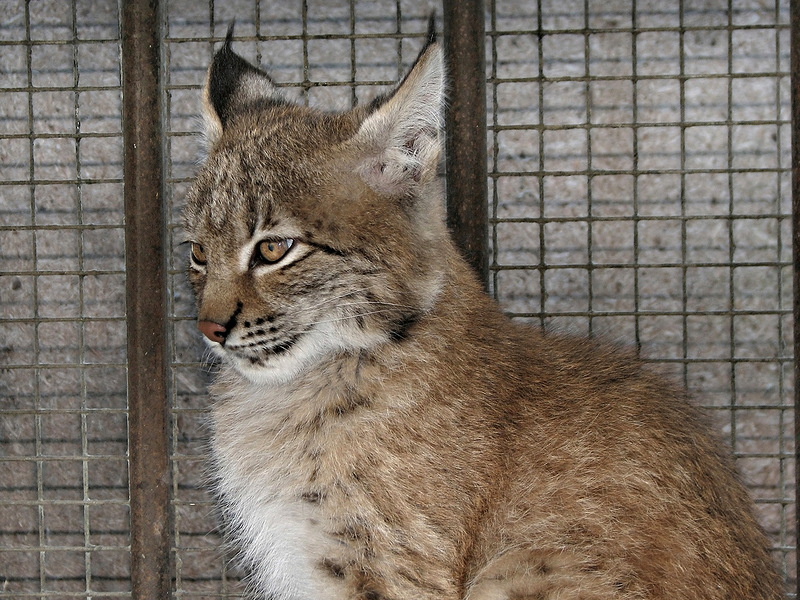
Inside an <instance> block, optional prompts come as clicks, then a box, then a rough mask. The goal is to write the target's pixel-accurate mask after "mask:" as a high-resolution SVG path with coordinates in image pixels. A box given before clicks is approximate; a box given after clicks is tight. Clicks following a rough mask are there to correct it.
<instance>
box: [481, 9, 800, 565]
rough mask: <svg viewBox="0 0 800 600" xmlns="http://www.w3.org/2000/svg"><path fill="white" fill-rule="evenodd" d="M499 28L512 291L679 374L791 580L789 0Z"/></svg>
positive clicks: (500, 189)
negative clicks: (727, 448)
mask: <svg viewBox="0 0 800 600" xmlns="http://www.w3.org/2000/svg"><path fill="white" fill-rule="evenodd" d="M490 19H491V26H490V32H489V37H490V38H491V42H487V47H489V48H490V52H491V61H490V63H489V64H490V66H489V69H490V73H489V78H490V79H489V81H490V86H489V93H490V95H491V98H490V100H489V107H490V109H491V115H490V119H491V135H490V138H491V139H490V156H491V165H490V169H491V172H490V178H491V183H492V188H491V195H492V203H491V209H490V210H491V223H492V242H493V255H492V264H491V272H492V282H491V283H492V286H493V289H494V291H495V294H496V296H497V298H498V299H499V300H500V302H501V303H502V304H503V306H504V307H505V308H506V309H507V310H508V311H509V312H511V313H512V314H514V315H516V316H517V317H519V318H524V319H529V320H535V321H538V322H541V323H542V324H543V325H544V326H545V327H551V326H558V327H566V328H568V329H571V330H574V331H577V332H579V333H581V334H601V335H607V336H611V337H612V338H615V339H619V340H622V341H626V342H630V341H632V340H635V342H636V343H637V344H638V345H639V346H640V347H641V350H642V353H643V355H644V356H645V357H646V358H648V359H649V360H652V361H653V362H654V363H655V365H656V367H657V368H660V369H663V370H664V371H667V372H669V373H671V374H672V375H674V376H677V377H682V378H683V380H684V383H685V384H686V385H687V386H688V387H689V389H690V390H691V391H692V392H693V393H694V394H695V396H696V398H697V399H698V401H699V402H700V403H702V404H703V405H705V406H706V407H707V408H709V409H710V410H711V412H712V416H713V417H714V421H715V423H716V424H717V426H718V427H719V430H720V431H721V432H722V433H723V435H724V436H726V438H727V439H728V441H729V443H730V445H731V446H732V448H733V451H734V453H735V455H736V457H737V465H738V467H739V469H740V471H741V472H742V473H743V475H744V478H745V480H746V482H747V484H748V485H749V486H750V488H751V492H752V494H753V495H754V496H755V498H756V500H757V502H758V512H759V514H760V517H761V521H762V523H763V524H764V525H765V527H766V528H767V530H768V531H769V533H770V535H771V537H772V540H773V543H774V547H775V555H776V559H777V560H778V562H779V563H780V564H781V565H782V567H783V569H784V572H785V573H786V577H787V579H788V580H790V581H792V580H794V579H795V578H796V572H795V504H794V502H795V492H794V459H793V453H794V445H793V435H792V431H793V411H792V407H793V396H792V385H793V384H792V381H791V373H792V340H791V331H792V326H791V324H792V321H791V318H792V317H791V307H792V298H791V290H792V285H791V237H790V223H791V202H790V190H791V187H790V179H789V168H790V150H791V149H790V122H789V119H790V113H789V104H790V98H789V87H790V86H789V77H788V75H789V64H788V63H789V30H788V26H789V5H788V2H781V1H780V0H776V1H775V2H771V3H770V2H766V3H758V4H747V5H746V6H745V5H742V4H740V3H734V2H726V1H721V0H720V1H711V0H709V1H706V2H701V3H697V2H695V3H684V2H675V3H664V2H660V1H656V0H652V1H651V0H640V1H638V2H631V1H630V0H614V1H608V0H603V1H594V0H591V1H590V0H586V1H584V0H566V1H565V0H558V1H555V0H552V1H551V0H539V1H538V2H536V3H533V2H516V1H514V0H495V2H493V4H492V14H491V17H490ZM489 44H491V45H490V46H489Z"/></svg>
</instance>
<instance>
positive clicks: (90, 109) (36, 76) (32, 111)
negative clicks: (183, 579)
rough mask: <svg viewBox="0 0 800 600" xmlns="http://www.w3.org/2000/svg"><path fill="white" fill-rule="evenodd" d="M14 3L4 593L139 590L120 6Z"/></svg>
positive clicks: (7, 174)
mask: <svg viewBox="0 0 800 600" xmlns="http://www.w3.org/2000/svg"><path fill="white" fill-rule="evenodd" d="M0 13H2V14H3V20H2V21H3V22H2V26H0V46H2V54H3V65H2V67H0V92H1V93H2V102H0V172H2V178H1V179H2V181H1V182H0V340H2V341H0V348H1V349H2V351H0V412H2V418H0V597H3V598H27V597H32V598H33V597H35V598H49V597H58V598H70V597H86V596H89V595H90V594H91V595H92V597H94V598H110V597H127V596H129V595H130V594H129V588H130V583H129V567H128V565H129V543H130V542H129V533H128V521H129V506H128V483H127V441H126V439H127V438H126V436H127V422H126V391H125V320H124V316H125V302H124V299H125V291H124V290H125V285H124V282H125V275H124V270H123V266H124V249H123V231H122V221H123V217H122V206H121V199H122V193H121V191H122V190H121V185H122V184H121V177H122V172H121V171H122V151H121V148H122V145H121V133H120V132H121V126H120V89H119V86H120V75H119V27H118V17H117V10H116V3H107V5H106V6H96V5H95V3H93V2H91V1H89V0H73V1H72V2H69V3H65V2H55V1H52V2H35V3H30V4H27V3H24V2H14V1H9V0H3V1H2V2H0Z"/></svg>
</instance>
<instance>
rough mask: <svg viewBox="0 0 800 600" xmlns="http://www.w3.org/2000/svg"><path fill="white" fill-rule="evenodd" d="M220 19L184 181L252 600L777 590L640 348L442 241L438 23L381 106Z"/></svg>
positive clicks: (221, 463)
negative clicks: (287, 65) (261, 62)
mask: <svg viewBox="0 0 800 600" xmlns="http://www.w3.org/2000/svg"><path fill="white" fill-rule="evenodd" d="M231 37H232V36H231V35H230V34H229V37H228V39H227V41H226V42H225V44H224V45H223V47H222V48H221V49H220V50H219V52H218V53H217V54H216V56H215V58H214V61H213V63H212V65H211V67H210V69H209V75H208V80H207V82H206V87H205V93H204V100H205V123H206V139H207V144H208V148H207V150H208V158H207V161H206V163H205V165H204V167H203V169H202V171H201V173H200V174H199V175H198V177H197V180H196V182H195V183H194V185H193V186H192V189H191V190H190V192H189V194H188V198H187V208H186V212H185V225H186V231H187V237H188V239H187V241H188V245H189V248H190V252H189V254H190V265H189V276H190V279H191V282H192V284H193V287H194V289H195V292H196V295H197V304H198V319H199V327H200V330H201V331H202V333H203V335H204V336H205V338H206V342H207V344H208V346H209V347H210V348H211V349H212V350H213V352H214V353H215V354H216V356H217V357H218V358H219V364H218V370H219V373H218V374H217V379H216V382H215V384H214V385H213V387H212V396H213V398H214V406H213V411H212V415H213V427H214V431H213V439H212V444H211V447H212V454H213V456H212V462H213V466H214V485H215V489H214V491H215V493H216V494H217V497H218V500H219V510H220V517H221V519H222V522H223V524H224V526H225V528H226V530H227V531H228V534H229V537H230V539H231V541H232V543H233V544H234V545H235V546H236V547H237V548H238V549H239V558H240V563H241V565H242V567H243V568H244V569H245V570H246V572H247V573H248V576H249V580H250V582H251V583H252V588H253V590H254V594H255V595H256V596H257V597H258V598H263V599H267V598H269V599H271V600H290V599H291V600H300V599H308V600H311V599H318V598H332V599H351V600H356V599H360V600H364V599H369V600H411V599H414V600H420V599H431V600H433V599H436V600H519V599H522V598H537V599H542V600H556V599H562V600H563V599H565V598H570V599H578V598H592V599H595V600H611V599H615V600H634V599H635V600H643V599H651V600H674V599H676V598H691V599H693V600H712V599H713V600H722V599H725V600H767V599H770V600H777V599H778V598H780V597H781V594H782V592H781V582H780V578H779V577H778V575H777V573H776V571H775V569H774V567H773V565H772V564H771V559H770V556H769V553H768V551H767V545H768V544H767V540H766V538H765V537H764V535H763V533H762V532H761V531H760V529H759V527H758V525H757V523H756V521H755V519H754V517H753V511H752V504H751V501H750V499H749V498H748V495H747V492H746V490H745V488H744V487H743V486H742V485H741V483H740V482H739V481H738V479H737V477H736V474H735V472H734V469H733V466H732V462H731V460H730V458H729V456H728V455H727V452H726V451H725V450H724V449H723V448H722V447H721V446H720V445H719V443H718V442H717V441H716V440H715V439H714V438H713V436H712V435H710V433H709V430H708V427H707V425H706V422H705V420H704V419H703V417H702V416H701V415H700V414H698V412H697V411H696V410H695V409H694V408H693V407H692V405H691V404H690V403H689V402H687V400H686V398H685V396H684V393H683V392H682V391H681V390H680V389H678V388H676V387H675V386H673V385H672V384H671V383H670V382H667V381H664V380H662V379H660V378H659V377H657V376H655V375H653V374H652V373H649V372H648V371H647V370H646V369H645V368H643V366H642V365H641V364H640V363H639V362H638V360H637V359H636V357H635V356H634V355H632V354H631V353H629V352H627V351H625V350H623V349H620V348H617V347H612V346H608V345H604V344H603V343H601V342H598V341H596V340H583V339H573V338H569V337H564V336H559V335H555V334H548V335H544V334H542V332H540V331H538V330H535V329H531V328H526V327H521V326H518V325H515V324H512V323H511V322H510V321H509V320H508V319H507V318H506V317H505V316H504V315H503V314H502V313H501V312H500V310H499V309H498V307H497V306H496V305H495V304H494V303H493V302H492V301H491V300H490V299H489V298H488V297H487V296H486V295H485V294H484V293H483V292H482V291H481V287H480V285H479V284H478V283H477V282H476V280H475V278H474V275H473V274H472V273H471V271H470V270H469V268H468V267H467V265H466V263H465V262H464V261H463V259H462V258H461V257H460V256H459V255H458V253H457V251H456V250H455V248H454V246H453V244H452V242H451V241H450V239H449V236H448V233H447V229H446V227H445V219H444V206H443V205H444V199H443V193H442V187H441V183H440V181H439V180H438V178H437V177H436V173H437V169H438V167H439V160H440V157H441V153H442V141H441V135H440V130H441V125H442V123H441V114H442V109H443V104H444V89H445V85H444V69H443V57H442V51H441V48H440V46H439V44H438V42H437V41H436V37H435V34H434V33H433V29H432V28H431V31H430V33H429V37H428V40H427V43H426V44H425V46H424V48H423V49H422V51H421V52H420V55H419V57H418V59H417V61H416V63H415V64H414V66H413V67H412V68H411V70H410V71H409V73H408V74H407V75H406V77H405V78H404V79H403V80H402V81H401V82H400V83H399V84H398V85H397V86H396V87H395V88H394V89H393V90H391V91H390V92H389V93H387V94H386V95H384V96H381V97H379V98H377V99H376V100H375V101H374V102H372V103H370V104H369V105H366V106H363V107H360V108H356V109H353V110H351V111H347V112H344V113H341V114H339V113H327V112H323V111H320V110H317V109H309V108H305V107H300V106H295V105H293V104H291V103H288V102H286V100H285V99H283V98H282V97H281V96H280V94H279V93H278V90H277V89H276V87H275V85H274V84H273V82H272V80H271V79H270V78H269V76H268V75H267V74H266V73H264V72H263V71H261V70H259V69H257V68H256V67H254V66H252V65H250V64H249V63H247V62H246V61H244V60H243V59H242V58H241V57H239V56H238V55H236V54H235V53H234V52H233V50H232V48H231V45H232V40H231Z"/></svg>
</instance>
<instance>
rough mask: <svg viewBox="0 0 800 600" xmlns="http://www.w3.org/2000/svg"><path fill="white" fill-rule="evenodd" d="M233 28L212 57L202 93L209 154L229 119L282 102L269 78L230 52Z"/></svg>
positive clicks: (229, 29) (231, 27)
mask: <svg viewBox="0 0 800 600" xmlns="http://www.w3.org/2000/svg"><path fill="white" fill-rule="evenodd" d="M232 41H233V25H231V26H230V28H228V35H227V37H226V38H225V44H224V45H223V46H222V48H220V49H219V50H218V51H217V53H216V54H215V55H214V60H213V61H212V62H211V66H210V67H209V68H208V74H207V76H206V85H205V88H204V89H203V122H204V124H205V135H206V143H207V145H208V149H209V150H211V149H212V148H213V147H214V146H215V145H216V143H217V142H218V141H219V138H220V137H221V136H222V132H223V131H224V130H225V128H226V127H227V125H228V123H229V121H230V119H231V118H232V117H233V116H234V115H235V114H236V113H237V112H239V111H241V110H244V109H246V107H247V106H248V105H252V104H257V103H261V102H284V100H283V98H282V97H281V95H280V93H279V92H278V89H277V88H276V87H275V83H274V82H273V81H272V79H271V78H270V76H269V75H267V74H266V73H265V72H264V71H262V70H261V69H258V68H256V67H254V66H253V65H251V64H250V63H249V62H247V61H246V60H245V59H243V58H242V57H241V56H239V55H238V54H236V53H235V52H234V51H233V50H232V49H231V43H232Z"/></svg>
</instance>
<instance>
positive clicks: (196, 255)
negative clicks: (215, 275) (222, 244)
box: [191, 242, 208, 265]
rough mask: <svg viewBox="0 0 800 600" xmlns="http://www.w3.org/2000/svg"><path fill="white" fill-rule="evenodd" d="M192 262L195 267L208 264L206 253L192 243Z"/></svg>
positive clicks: (198, 245)
mask: <svg viewBox="0 0 800 600" xmlns="http://www.w3.org/2000/svg"><path fill="white" fill-rule="evenodd" d="M191 254H192V262H194V263H195V264H196V265H205V264H206V263H207V262H208V258H207V257H206V251H205V250H203V247H202V246H201V245H200V244H198V243H197V242H192V253H191Z"/></svg>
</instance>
